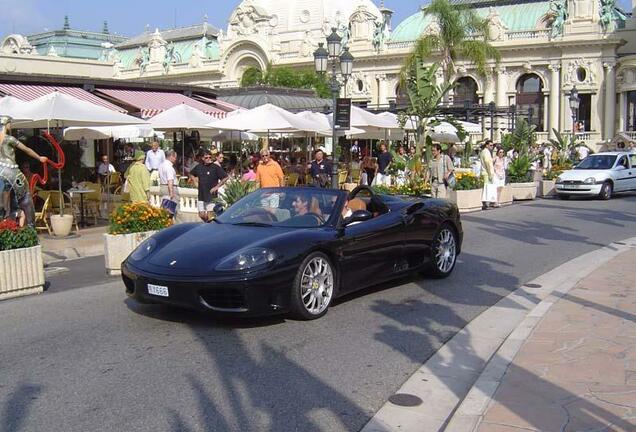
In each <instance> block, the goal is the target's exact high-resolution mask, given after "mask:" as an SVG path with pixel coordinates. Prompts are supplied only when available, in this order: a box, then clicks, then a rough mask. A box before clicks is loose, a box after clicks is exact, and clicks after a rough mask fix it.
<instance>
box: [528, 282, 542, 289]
mask: <svg viewBox="0 0 636 432" xmlns="http://www.w3.org/2000/svg"><path fill="white" fill-rule="evenodd" d="M542 286H543V285H539V284H535V283H527V284H525V285H524V287H526V288H541V287H542Z"/></svg>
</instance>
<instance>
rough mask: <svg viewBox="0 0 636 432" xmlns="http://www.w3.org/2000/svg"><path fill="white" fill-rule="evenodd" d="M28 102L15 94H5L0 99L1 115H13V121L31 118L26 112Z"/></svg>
mask: <svg viewBox="0 0 636 432" xmlns="http://www.w3.org/2000/svg"><path fill="white" fill-rule="evenodd" d="M25 104H26V102H24V101H22V100H20V99H18V98H15V97H13V96H5V97H3V98H2V99H0V116H7V117H11V118H12V119H13V121H14V122H15V121H21V120H22V121H24V120H30V117H29V115H28V114H27V113H26V112H25V109H26V105H25Z"/></svg>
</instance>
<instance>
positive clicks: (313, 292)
mask: <svg viewBox="0 0 636 432" xmlns="http://www.w3.org/2000/svg"><path fill="white" fill-rule="evenodd" d="M337 280H338V279H337V275H336V270H335V268H334V266H333V264H332V263H331V260H330V259H329V257H328V256H327V255H325V254H324V253H322V252H313V253H311V254H309V255H308V256H307V257H306V258H305V259H304V260H303V262H302V263H301V264H300V266H299V267H298V272H297V273H296V277H295V278H294V285H293V287H292V291H291V301H290V312H291V316H292V317H294V318H296V319H300V320H313V319H317V318H320V317H322V316H323V315H325V314H326V313H327V310H328V309H329V305H330V304H331V301H332V300H333V297H334V295H335V291H336V283H337Z"/></svg>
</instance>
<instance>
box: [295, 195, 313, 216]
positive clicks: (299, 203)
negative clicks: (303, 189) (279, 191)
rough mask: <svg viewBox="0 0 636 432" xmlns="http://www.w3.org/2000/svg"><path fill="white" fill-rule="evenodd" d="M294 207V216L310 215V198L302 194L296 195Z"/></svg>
mask: <svg viewBox="0 0 636 432" xmlns="http://www.w3.org/2000/svg"><path fill="white" fill-rule="evenodd" d="M292 207H293V208H294V213H295V214H294V216H304V215H306V214H307V213H309V198H307V197H306V196H305V195H302V194H297V195H295V196H294V201H293V202H292Z"/></svg>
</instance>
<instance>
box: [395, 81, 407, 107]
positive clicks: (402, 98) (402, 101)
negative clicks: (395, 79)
mask: <svg viewBox="0 0 636 432" xmlns="http://www.w3.org/2000/svg"><path fill="white" fill-rule="evenodd" d="M395 103H396V105H397V106H400V107H402V106H406V105H408V103H409V96H408V94H407V93H406V89H403V88H402V86H401V85H400V84H398V85H397V86H396V87H395Z"/></svg>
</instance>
